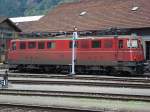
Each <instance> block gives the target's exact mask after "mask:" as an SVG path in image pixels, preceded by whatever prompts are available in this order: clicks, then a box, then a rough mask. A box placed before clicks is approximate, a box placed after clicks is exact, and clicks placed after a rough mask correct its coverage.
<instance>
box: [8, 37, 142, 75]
mask: <svg viewBox="0 0 150 112" xmlns="http://www.w3.org/2000/svg"><path fill="white" fill-rule="evenodd" d="M140 41H141V40H139V39H132V40H131V39H130V37H128V36H126V37H118V38H115V37H95V38H94V39H90V38H87V39H86V38H85V39H84V38H81V39H78V40H76V46H77V48H76V50H75V51H76V71H77V72H83V71H85V72H86V73H88V72H91V71H92V72H95V73H97V72H99V73H100V72H101V70H104V69H105V70H108V71H109V72H110V70H115V71H127V72H135V73H142V71H143V70H142V67H143V61H144V55H143V49H142V45H141V42H140ZM10 47H11V50H10V51H9V53H8V62H9V65H10V69H13V68H15V69H24V68H27V67H31V66H32V67H35V68H38V69H42V70H48V71H51V70H56V71H61V70H62V71H63V70H68V71H69V65H70V64H71V57H72V56H71V55H72V40H71V38H66V39H24V40H19V39H18V40H12V41H11V45H10ZM137 68H138V69H139V68H140V71H137V70H138V69H137Z"/></svg>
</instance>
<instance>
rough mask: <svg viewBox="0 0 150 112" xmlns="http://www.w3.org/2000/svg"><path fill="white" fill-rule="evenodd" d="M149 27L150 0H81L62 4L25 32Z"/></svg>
mask: <svg viewBox="0 0 150 112" xmlns="http://www.w3.org/2000/svg"><path fill="white" fill-rule="evenodd" d="M74 26H76V27H77V28H78V30H79V31H83V30H102V29H109V28H150V0H81V1H80V2H76V3H67V4H62V5H60V6H58V7H56V8H55V9H54V10H52V11H50V12H49V13H48V14H47V15H46V16H45V17H43V18H42V19H40V21H38V22H34V23H33V24H32V25H31V24H30V27H29V28H28V29H27V30H26V31H39V32H46V31H48V32H55V31H56V32H58V31H73V27H74Z"/></svg>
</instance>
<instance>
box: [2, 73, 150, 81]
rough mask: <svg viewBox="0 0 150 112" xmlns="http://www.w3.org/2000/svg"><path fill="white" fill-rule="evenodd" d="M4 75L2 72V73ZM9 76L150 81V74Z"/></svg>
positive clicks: (25, 74) (10, 74) (11, 74)
mask: <svg viewBox="0 0 150 112" xmlns="http://www.w3.org/2000/svg"><path fill="white" fill-rule="evenodd" d="M0 75H2V74H0ZM9 77H26V78H28V77H29V78H51V79H52V78H53V79H82V80H104V81H128V82H144V83H150V75H146V76H144V77H134V76H133V77H117V76H109V75H102V76H99V75H74V76H70V75H63V74H31V73H9Z"/></svg>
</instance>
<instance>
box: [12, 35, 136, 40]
mask: <svg viewBox="0 0 150 112" xmlns="http://www.w3.org/2000/svg"><path fill="white" fill-rule="evenodd" d="M99 38H101V39H107V38H132V39H133V38H137V36H131V35H124V36H123V35H121V36H117V37H115V36H79V38H78V39H77V40H79V39H93V40H94V39H99ZM35 40H36V41H43V40H72V36H71V35H70V36H63V37H62V36H58V37H48V38H20V39H13V40H12V41H35Z"/></svg>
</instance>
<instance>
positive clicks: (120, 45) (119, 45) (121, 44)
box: [118, 40, 123, 48]
mask: <svg viewBox="0 0 150 112" xmlns="http://www.w3.org/2000/svg"><path fill="white" fill-rule="evenodd" d="M118 48H123V40H119V41H118Z"/></svg>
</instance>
